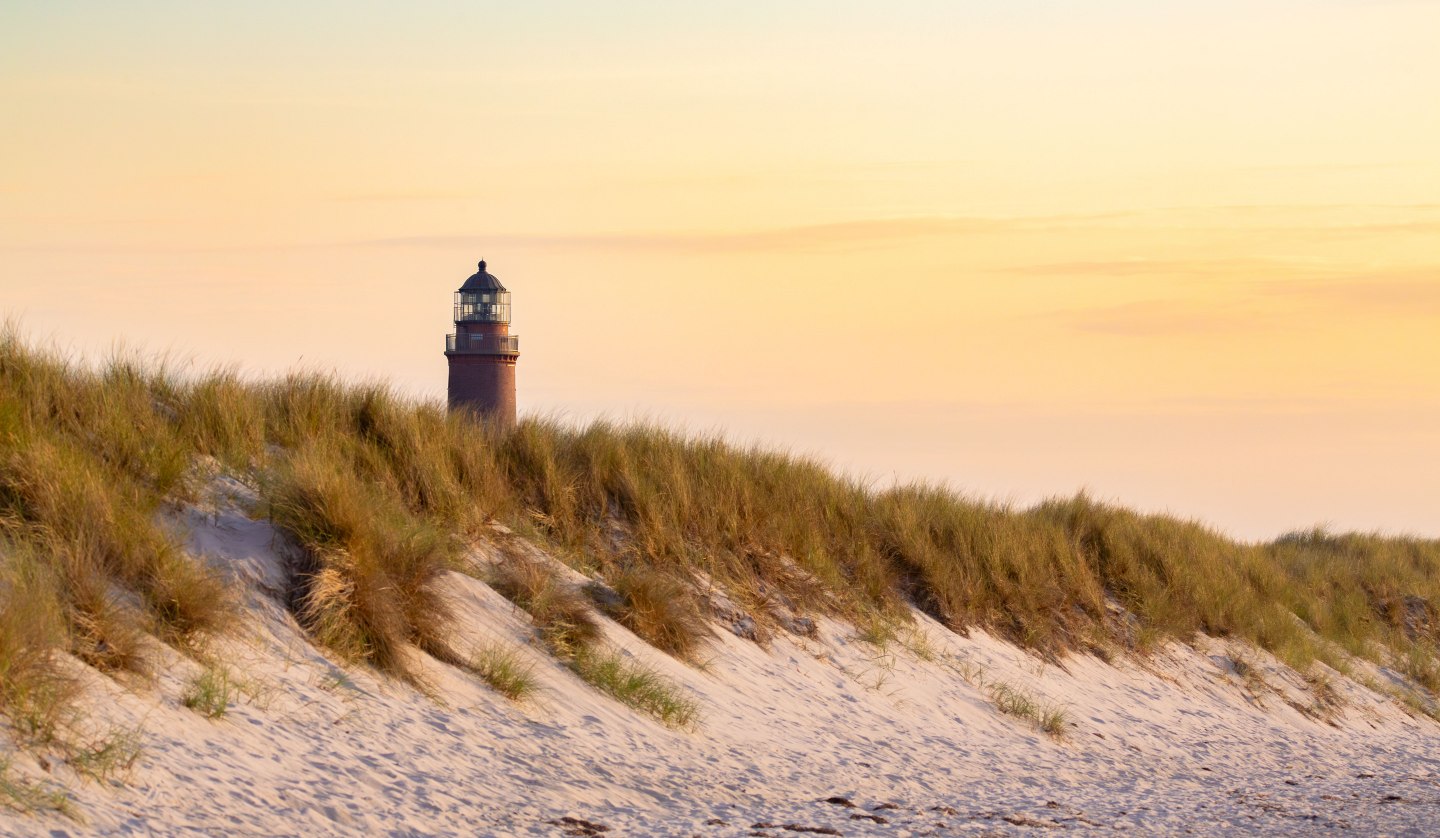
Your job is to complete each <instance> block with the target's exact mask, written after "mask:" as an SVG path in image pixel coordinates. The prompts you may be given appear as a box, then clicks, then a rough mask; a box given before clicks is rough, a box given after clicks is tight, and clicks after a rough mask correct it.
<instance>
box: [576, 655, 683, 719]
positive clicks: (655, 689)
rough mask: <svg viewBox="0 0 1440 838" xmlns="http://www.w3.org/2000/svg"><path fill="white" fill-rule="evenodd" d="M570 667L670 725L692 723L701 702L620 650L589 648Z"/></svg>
mask: <svg viewBox="0 0 1440 838" xmlns="http://www.w3.org/2000/svg"><path fill="white" fill-rule="evenodd" d="M570 665H571V668H572V669H574V671H575V674H577V675H579V676H580V678H581V679H582V680H584V681H585V683H587V684H589V685H591V686H592V687H595V688H596V689H598V690H600V691H601V692H603V693H605V694H606V695H608V696H610V697H612V698H614V699H616V700H617V701H619V702H621V703H622V704H626V705H628V706H630V707H633V708H635V709H636V710H639V711H641V712H643V713H648V714H649V715H651V716H653V717H655V718H656V719H659V720H660V722H662V723H663V724H665V725H666V726H667V727H673V728H689V727H693V726H694V725H695V724H696V723H697V722H698V721H699V718H700V705H699V704H697V703H696V702H695V700H694V699H692V698H689V697H688V696H686V695H685V693H684V692H683V690H682V689H681V688H680V687H679V686H677V685H676V684H674V683H672V682H671V681H669V680H668V679H666V678H665V677H664V676H662V675H660V674H659V673H658V672H655V671H654V670H652V669H649V668H647V667H646V666H644V665H643V664H641V663H639V662H638V661H633V660H628V659H626V658H625V657H624V656H623V655H621V654H619V653H603V652H597V651H594V650H586V651H584V652H581V653H580V654H578V655H576V656H575V657H574V658H573V659H572V660H571V663H570Z"/></svg>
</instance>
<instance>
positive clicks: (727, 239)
mask: <svg viewBox="0 0 1440 838" xmlns="http://www.w3.org/2000/svg"><path fill="white" fill-rule="evenodd" d="M1121 215H1123V214H1121V213H1107V214H1090V215H1061V216H1044V217H1017V218H952V217H945V216H933V217H932V216H923V217H911V218H895V219H869V220H860V221H843V222H836V223H831V224H809V225H800V226H791V227H776V228H771V229H762V230H748V231H717V232H643V233H594V234H576V235H525V234H519V235H517V234H502V235H498V236H401V237H394V238H379V239H369V240H366V241H363V242H355V243H354V244H360V245H369V246H380V247H395V246H414V247H475V246H480V245H492V244H497V243H498V244H502V245H512V246H531V247H562V248H618V249H637V248H638V249H664V250H682V251H712V250H721V249H723V250H737V249H741V250H744V249H749V250H821V249H826V250H831V249H853V248H864V247H874V246H882V245H886V244H893V243H895V242H898V241H905V240H910V239H919V238H947V237H958V236H973V235H981V234H987V233H1004V232H1015V231H1036V232H1045V231H1052V230H1059V229H1074V228H1078V227H1081V226H1083V225H1085V224H1087V223H1093V222H1095V221H1099V220H1104V219H1110V218H1116V217H1119V216H1121Z"/></svg>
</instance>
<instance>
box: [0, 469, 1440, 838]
mask: <svg viewBox="0 0 1440 838" xmlns="http://www.w3.org/2000/svg"><path fill="white" fill-rule="evenodd" d="M226 486H227V487H228V489H227V492H228V495H229V496H230V497H229V499H223V498H222V499H221V500H220V501H219V502H218V505H216V506H215V507H213V508H200V507H195V508H190V509H188V510H186V511H185V513H184V515H183V517H184V523H185V524H186V525H187V526H188V528H189V530H190V533H191V535H190V547H191V549H192V550H193V551H195V552H196V553H198V554H202V555H204V556H206V557H208V559H209V560H210V561H212V562H213V563H214V564H215V565H216V566H217V567H219V568H221V569H223V571H224V572H225V573H227V574H229V575H230V576H231V577H232V578H233V580H234V582H235V585H236V586H237V588H238V589H240V590H243V591H244V600H245V605H246V608H247V611H248V613H249V615H250V619H249V621H248V623H247V624H246V628H245V629H244V630H243V631H241V632H239V633H238V634H237V635H235V636H232V637H228V638H224V639H221V640H219V641H217V643H218V644H219V651H220V653H221V654H220V657H221V658H222V659H223V660H224V661H226V663H227V664H228V666H229V667H230V668H231V670H232V671H233V672H234V673H236V675H237V676H238V677H239V678H241V679H242V681H243V683H244V692H243V694H241V695H239V696H238V697H237V698H236V700H235V701H234V702H233V704H232V705H231V706H230V707H229V708H228V710H227V712H226V713H225V715H224V716H223V717H222V718H220V719H218V720H213V721H212V720H209V719H206V718H204V717H202V716H201V715H198V714H197V713H195V712H193V711H191V710H188V709H186V708H185V707H183V706H181V703H180V696H181V695H182V693H183V692H184V690H185V687H186V684H187V683H188V682H189V680H190V679H191V678H193V676H194V675H195V673H196V672H197V671H198V669H199V667H198V665H197V664H195V663H194V662H193V661H190V660H188V659H187V658H184V657H182V656H180V655H179V654H178V653H176V652H174V651H173V650H163V651H162V652H161V654H163V655H164V656H165V657H166V661H165V665H164V666H162V667H161V672H162V674H161V675H160V676H159V679H158V682H157V683H155V684H154V685H133V684H132V685H126V686H121V685H118V684H116V683H115V682H113V681H110V680H108V679H105V678H103V677H101V676H98V675H95V674H94V673H93V672H92V671H89V670H82V669H81V668H80V667H78V666H77V672H79V673H80V675H81V677H83V678H85V680H86V683H87V688H88V690H89V691H90V692H91V696H92V697H91V700H90V701H89V702H87V705H88V706H90V707H91V709H92V714H93V716H94V720H93V721H94V723H95V724H97V725H99V724H104V725H110V726H114V727H115V728H118V729H122V730H132V731H135V732H136V736H137V741H138V743H139V745H140V746H141V749H142V750H141V755H140V757H139V759H137V760H136V761H135V763H134V765H133V767H131V768H130V769H129V771H128V773H126V774H124V775H123V776H121V777H119V778H118V779H117V781H116V782H112V783H98V782H87V781H84V780H81V779H79V778H72V777H70V776H68V775H67V776H60V774H61V773H63V772H67V771H68V768H66V767H64V766H50V767H49V771H50V772H51V774H52V776H54V777H55V778H56V779H58V780H61V781H64V782H65V783H66V784H67V785H69V786H70V787H71V788H72V789H73V791H74V793H75V795H76V797H77V803H78V806H77V808H78V810H79V811H80V813H81V814H82V815H83V817H84V818H85V821H86V822H85V823H84V824H83V825H81V824H77V823H76V822H75V821H73V820H70V819H67V818H64V817H61V816H59V815H16V814H3V815H0V833H4V834H7V835H64V834H71V835H84V834H102V835H149V834H226V835H358V834H383V835H560V834H572V835H586V834H614V835H693V834H699V835H716V836H726V835H749V834H764V835H775V836H782V835H797V834H844V835H929V834H934V835H948V834H980V833H988V834H997V833H998V834H1012V833H1014V834H1021V833H1026V832H1048V831H1062V830H1064V831H1072V832H1079V833H1082V834H1083V833H1101V832H1112V831H1115V830H1133V831H1138V832H1141V833H1163V834H1182V833H1192V832H1193V833H1196V834H1221V833H1233V832H1265V833H1268V834H1296V835H1309V834H1317V833H1325V832H1342V831H1348V832H1350V833H1351V834H1366V835H1369V834H1377V833H1393V834H1417V835H1419V834H1427V833H1431V832H1433V830H1434V828H1435V825H1436V824H1437V823H1440V727H1437V726H1436V725H1435V724H1434V723H1433V722H1430V721H1428V720H1424V719H1417V718H1413V717H1411V716H1409V715H1407V714H1406V713H1405V712H1404V711H1403V710H1402V709H1401V708H1400V707H1399V706H1398V705H1397V704H1396V703H1395V702H1394V701H1393V700H1391V699H1390V698H1388V697H1386V696H1384V695H1381V694H1379V693H1377V692H1374V691H1372V690H1370V689H1367V688H1365V687H1362V686H1360V685H1359V684H1357V683H1355V682H1354V681H1352V680H1350V679H1347V678H1344V677H1342V676H1340V675H1338V674H1335V675H1334V676H1333V679H1332V683H1333V685H1334V690H1335V695H1334V696H1333V697H1331V696H1328V695H1317V694H1315V692H1314V691H1313V690H1312V689H1311V687H1310V685H1308V684H1307V683H1306V681H1305V680H1304V679H1302V678H1301V677H1299V675H1297V674H1296V673H1295V672H1293V671H1291V670H1289V669H1287V668H1285V667H1283V666H1282V665H1280V664H1279V663H1277V662H1276V661H1275V660H1274V659H1272V658H1270V657H1269V656H1268V655H1266V654H1265V653H1263V652H1261V651H1259V650H1256V649H1253V648H1242V647H1239V646H1234V645H1230V644H1227V643H1226V642H1225V641H1222V640H1215V639H1203V638H1202V639H1201V641H1199V642H1197V644H1196V645H1195V646H1193V647H1192V646H1185V645H1178V644H1172V645H1170V646H1168V647H1166V648H1165V649H1163V650H1162V651H1161V652H1159V653H1157V654H1155V655H1153V656H1151V657H1148V658H1146V659H1143V660H1138V661H1116V662H1115V663H1113V664H1112V663H1105V662H1103V661H1101V660H1099V659H1096V658H1093V657H1089V656H1085V655H1079V656H1072V657H1070V658H1067V659H1066V660H1064V661H1063V662H1060V663H1055V662H1050V663H1047V662H1045V661H1042V660H1040V659H1038V658H1036V657H1035V656H1033V655H1030V654H1027V653H1025V652H1022V651H1021V650H1019V649H1017V648H1015V647H1013V646H1011V645H1008V644H1006V643H1004V642H1001V641H999V640H997V639H995V638H993V637H990V636H987V635H986V634H984V633H983V632H979V631H976V632H972V633H971V634H970V636H968V637H960V636H957V635H955V634H953V633H951V632H949V631H947V630H945V629H944V628H943V627H941V626H939V625H938V624H935V623H934V622H933V621H930V620H929V619H928V618H926V617H925V616H924V615H922V614H918V613H917V614H916V615H915V619H916V626H917V628H916V634H915V635H914V636H913V637H911V638H901V639H899V640H897V641H895V642H892V643H889V644H887V645H885V646H884V647H880V646H876V645H875V644H873V643H868V642H864V641H862V640H860V639H858V638H857V636H856V631H855V629H854V628H852V627H850V626H847V625H844V624H841V623H837V622H833V621H828V620H820V621H819V624H818V631H817V632H816V636H815V637H813V638H809V637H800V636H791V635H786V636H782V637H779V638H777V639H776V640H775V641H774V642H773V644H771V646H770V647H769V648H762V647H761V646H759V645H756V644H755V643H753V642H750V641H748V640H744V639H741V638H739V637H736V636H734V635H733V634H731V633H729V632H727V631H723V630H720V629H717V633H716V636H715V638H714V640H713V642H712V645H711V647H710V650H709V652H708V653H707V660H706V662H705V663H704V664H703V665H701V666H689V665H685V664H682V663H679V662H677V661H675V660H673V659H671V658H669V657H667V656H665V655H663V654H661V653H659V652H657V651H655V650H653V649H651V648H650V647H648V646H646V645H645V644H644V643H642V642H641V641H639V640H638V639H637V638H635V637H634V636H633V635H631V634H630V633H629V632H627V631H626V630H625V629H624V628H622V627H621V626H619V625H618V624H615V623H613V622H609V621H606V623H605V632H606V635H607V639H608V641H609V642H611V643H613V644H615V645H616V646H617V647H619V648H621V649H624V650H625V652H626V653H627V654H629V655H633V656H635V657H636V658H639V659H641V660H643V661H645V662H646V663H647V664H649V665H651V666H652V667H654V668H656V669H658V670H659V671H661V672H662V673H663V674H664V675H666V676H667V677H669V678H670V679H672V680H674V681H675V682H677V683H678V684H680V685H681V686H682V687H683V689H684V690H685V691H686V692H688V693H689V694H691V695H692V696H693V697H694V698H695V699H696V700H697V701H698V702H699V704H700V706H701V719H700V721H699V723H698V724H697V725H696V726H695V727H694V729H692V730H673V729H670V728H667V727H665V726H663V725H661V724H660V723H658V722H656V721H654V720H652V719H651V718H649V717H647V716H645V715H642V714H640V713H637V712H636V711H634V710H632V709H630V708H628V707H626V706H624V705H622V704H620V703H618V702H616V701H614V700H612V699H610V698H608V697H606V696H604V695H602V694H600V693H598V692H596V691H595V690H593V689H592V688H590V687H589V686H587V685H586V684H584V683H583V682H581V681H580V680H579V679H578V678H577V677H576V676H575V675H574V674H572V673H571V671H570V670H568V669H566V668H565V667H563V666H561V665H560V664H558V663H556V662H555V661H554V660H553V659H552V658H551V657H549V656H548V655H547V654H545V653H544V652H543V651H542V650H541V649H539V648H538V647H537V646H536V645H535V644H534V643H533V641H532V635H533V631H532V629H531V627H530V623H529V618H528V617H527V616H526V615H525V614H524V613H523V612H521V611H519V610H518V609H516V608H515V607H514V606H512V605H511V604H510V603H509V602H508V601H506V600H505V599H503V598H501V597H500V596H499V595H498V594H496V593H495V592H494V591H492V590H490V589H489V588H488V587H487V586H485V585H484V584H482V583H480V582H478V581H476V580H475V579H474V578H471V577H470V576H466V575H463V574H459V573H454V574H451V576H450V578H449V579H448V584H449V587H450V591H451V595H452V598H453V601H454V603H455V606H456V609H457V611H458V612H459V614H460V619H459V621H458V626H457V634H456V637H455V638H454V645H455V646H456V647H457V648H460V649H468V648H472V647H474V646H477V645H479V644H482V643H486V642H492V641H497V640H498V641H503V642H505V643H509V644H513V645H514V646H515V647H516V648H517V649H519V650H520V653H521V654H522V655H524V656H525V657H526V658H527V659H528V660H529V661H530V662H531V663H533V666H534V673H535V675H536V676H537V677H538V678H539V680H540V682H541V684H542V690H541V692H540V695H539V697H538V698H535V699H533V700H529V701H526V702H522V703H515V702H511V701H509V700H507V699H505V698H503V697H501V696H500V695H498V694H496V693H495V692H494V691H492V690H491V689H489V688H488V687H486V686H485V685H484V684H482V683H481V682H479V681H478V680H477V679H475V678H474V677H473V676H471V675H469V674H466V673H464V672H462V671H460V670H457V669H452V668H450V667H448V666H445V665H443V664H440V663H437V662H435V661H425V662H424V663H423V670H424V673H425V675H426V678H427V679H428V681H429V683H430V685H431V690H430V691H431V693H432V694H431V695H426V694H424V693H423V692H421V691H419V690H416V689H415V688H413V687H411V686H409V685H406V684H403V683H399V682H397V681H395V680H393V679H388V678H385V677H382V676H379V675H376V674H374V673H373V672H371V671H368V670H365V669H355V668H347V667H345V666H342V665H341V664H340V663H338V662H337V661H335V660H333V659H331V658H330V657H328V656H327V655H326V654H325V653H324V652H322V651H321V650H318V649H317V648H315V647H314V646H313V645H312V644H311V642H310V641H309V640H308V639H307V637H306V635H305V634H303V633H302V632H301V631H300V629H299V628H298V626H297V625H296V624H295V622H294V620H293V618H292V617H291V616H290V614H289V612H288V610H287V609H286V608H285V607H284V605H283V591H284V590H285V585H286V573H287V571H286V566H287V565H286V560H285V548H284V541H283V539H281V538H280V537H279V536H278V535H277V533H276V532H274V531H273V530H272V529H271V528H270V526H269V525H268V524H267V523H266V522H264V521H256V520H252V519H250V518H248V517H247V516H246V515H245V514H244V512H242V508H243V503H242V501H243V495H244V494H245V491H246V490H245V489H244V487H242V486H239V484H234V483H227V484H226ZM222 494H226V493H222ZM237 496H242V497H237ZM472 558H473V559H474V560H475V561H476V562H483V561H487V560H489V557H488V556H487V554H486V551H485V549H484V546H483V545H481V546H479V547H477V552H476V553H475V555H474V556H473V557H472ZM1237 658H1238V659H1240V660H1243V661H1246V662H1248V664H1249V667H1250V669H1249V672H1248V675H1247V676H1244V677H1242V675H1241V674H1239V673H1237V672H1236V671H1235V667H1234V665H1233V660H1234V659H1237ZM1371 676H1372V677H1374V678H1380V679H1383V677H1384V673H1383V672H1378V671H1374V670H1371ZM1002 685H1003V687H1004V689H1009V690H1013V691H1014V692H1015V694H1018V695H1024V696H1026V697H1030V698H1033V699H1034V700H1036V701H1037V702H1040V703H1041V704H1043V705H1046V706H1053V707H1057V708H1061V709H1063V713H1064V723H1063V734H1062V735H1061V736H1059V737H1055V736H1050V735H1047V734H1045V733H1043V732H1041V731H1040V730H1039V729H1037V727H1036V726H1035V725H1033V724H1032V723H1030V722H1029V721H1027V720H1025V719H1022V718H1019V717H1015V716H1010V715H1006V714H1003V713H1001V712H999V711H998V710H997V708H996V705H995V701H994V695H995V693H996V690H997V689H998V688H1000V687H1001V686H1002ZM12 770H13V771H17V772H20V773H21V774H22V775H25V776H29V777H37V778H44V777H46V768H45V767H43V766H42V765H41V764H40V763H39V761H38V760H37V759H36V758H35V757H34V756H30V755H26V754H23V753H21V754H17V755H16V758H15V761H14V765H13V767H12Z"/></svg>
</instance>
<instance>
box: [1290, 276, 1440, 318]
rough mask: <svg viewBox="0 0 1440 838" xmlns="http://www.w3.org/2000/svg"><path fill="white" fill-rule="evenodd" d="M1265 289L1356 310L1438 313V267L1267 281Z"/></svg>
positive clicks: (1434, 314) (1439, 288)
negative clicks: (1342, 276)
mask: <svg viewBox="0 0 1440 838" xmlns="http://www.w3.org/2000/svg"><path fill="white" fill-rule="evenodd" d="M1263 287H1264V290H1265V292H1266V293H1268V294H1271V295H1275V296H1279V297H1289V298H1296V299H1304V300H1309V301H1312V302H1315V303H1319V304H1322V305H1328V306H1334V307H1341V308H1345V309H1351V310H1356V311H1368V312H1377V311H1378V312H1384V313H1388V314H1409V315H1416V316H1422V317H1440V267H1433V268H1415V269H1405V270H1393V271H1382V272H1376V273H1372V274H1365V275H1359V276H1349V277H1344V278H1338V279H1295V280H1283V281H1279V282H1270V283H1266V284H1265V285H1264V286H1263Z"/></svg>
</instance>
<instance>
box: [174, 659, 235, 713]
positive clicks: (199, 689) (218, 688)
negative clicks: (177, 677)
mask: <svg viewBox="0 0 1440 838" xmlns="http://www.w3.org/2000/svg"><path fill="white" fill-rule="evenodd" d="M239 694H240V687H239V685H238V684H236V683H235V679H234V676H232V675H231V674H230V670H229V669H226V668H225V667H224V666H222V665H219V664H211V665H209V666H206V667H205V668H204V669H202V670H201V671H200V674H198V675H196V676H195V677H194V678H192V679H191V680H190V683H189V684H187V685H186V687H185V693H184V694H183V695H182V696H180V703H181V704H183V705H184V706H186V707H188V708H190V709H191V710H194V711H195V712H196V713H199V714H200V715H202V716H204V717H205V718H207V719H219V718H221V717H223V716H224V715H225V713H226V712H227V711H228V710H229V709H230V704H231V702H233V701H234V700H235V699H236V698H237V697H238V696H239Z"/></svg>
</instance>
